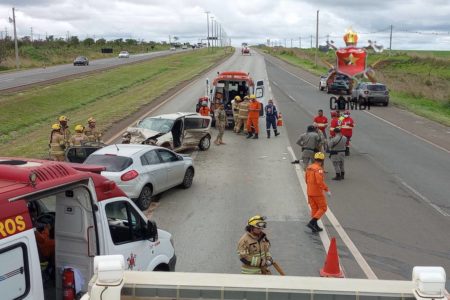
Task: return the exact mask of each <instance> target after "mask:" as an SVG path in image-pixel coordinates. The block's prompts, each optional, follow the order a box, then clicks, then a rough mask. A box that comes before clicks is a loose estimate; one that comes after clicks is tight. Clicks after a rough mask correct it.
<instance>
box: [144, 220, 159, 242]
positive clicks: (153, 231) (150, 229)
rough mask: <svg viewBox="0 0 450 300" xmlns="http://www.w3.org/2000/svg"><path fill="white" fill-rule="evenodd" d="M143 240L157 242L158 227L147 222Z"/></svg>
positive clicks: (149, 221)
mask: <svg viewBox="0 0 450 300" xmlns="http://www.w3.org/2000/svg"><path fill="white" fill-rule="evenodd" d="M145 239H147V240H151V241H152V242H155V241H157V240H158V227H157V226H156V223H155V221H151V220H148V221H147V228H146V231H145Z"/></svg>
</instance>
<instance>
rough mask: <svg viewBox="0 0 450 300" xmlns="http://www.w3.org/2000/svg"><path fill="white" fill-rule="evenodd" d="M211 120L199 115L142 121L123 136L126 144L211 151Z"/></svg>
mask: <svg viewBox="0 0 450 300" xmlns="http://www.w3.org/2000/svg"><path fill="white" fill-rule="evenodd" d="M210 131H211V117H209V116H202V115H200V114H198V113H180V112H179V113H173V114H166V115H160V116H155V117H147V118H145V119H143V120H140V121H139V122H138V123H137V124H136V127H129V128H128V129H127V131H126V132H125V134H124V135H123V139H122V143H124V144H128V143H130V144H148V145H157V146H161V147H165V148H168V149H171V150H173V151H181V150H184V149H187V148H195V147H198V148H199V149H200V150H202V151H204V150H208V149H209V147H210V145H211V132H210Z"/></svg>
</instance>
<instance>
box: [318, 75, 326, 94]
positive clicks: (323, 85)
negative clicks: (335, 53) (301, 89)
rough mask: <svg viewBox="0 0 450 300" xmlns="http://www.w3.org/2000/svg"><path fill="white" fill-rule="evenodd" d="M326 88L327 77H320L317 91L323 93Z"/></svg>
mask: <svg viewBox="0 0 450 300" xmlns="http://www.w3.org/2000/svg"><path fill="white" fill-rule="evenodd" d="M326 87H327V75H322V76H320V81H319V90H321V91H323V90H324V89H325V88H326Z"/></svg>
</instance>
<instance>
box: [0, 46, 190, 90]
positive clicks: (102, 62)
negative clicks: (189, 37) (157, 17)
mask: <svg viewBox="0 0 450 300" xmlns="http://www.w3.org/2000/svg"><path fill="white" fill-rule="evenodd" d="M180 51H182V50H178V51H175V52H173V51H169V50H166V51H157V52H151V53H143V54H136V55H130V57H129V58H120V59H119V58H118V57H113V58H103V59H96V60H91V61H89V65H88V66H74V65H73V64H64V65H57V66H52V67H46V68H35V69H29V70H23V71H17V72H7V73H3V74H0V91H1V90H5V89H10V88H15V87H19V86H26V85H30V84H37V83H41V82H45V81H49V80H54V79H57V78H61V77H67V76H73V75H81V74H83V73H86V72H93V71H98V70H103V69H107V68H112V67H115V66H119V65H124V64H128V63H132V62H139V61H144V60H148V59H151V58H155V57H161V56H166V55H169V54H173V53H178V52H180Z"/></svg>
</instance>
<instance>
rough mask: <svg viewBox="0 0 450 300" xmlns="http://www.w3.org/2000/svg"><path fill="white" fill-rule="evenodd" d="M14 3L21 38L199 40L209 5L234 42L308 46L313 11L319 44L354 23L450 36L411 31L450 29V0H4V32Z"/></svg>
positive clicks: (405, 37) (409, 39)
mask: <svg viewBox="0 0 450 300" xmlns="http://www.w3.org/2000/svg"><path fill="white" fill-rule="evenodd" d="M13 5H15V6H16V8H17V13H16V17H17V24H18V34H19V36H25V35H30V28H31V27H33V32H34V37H35V38H36V37H37V36H38V35H39V34H40V35H41V38H43V37H44V35H45V34H48V35H55V36H61V37H65V36H66V35H67V32H68V31H69V32H70V34H71V35H77V36H78V37H79V38H81V39H84V38H86V37H88V36H89V37H93V36H95V37H105V38H107V39H110V38H118V37H122V38H135V39H144V40H168V36H169V35H172V36H174V35H175V36H179V37H180V41H190V42H198V41H199V39H202V38H205V37H206V15H205V14H204V12H205V11H206V10H208V11H210V12H211V15H213V16H214V17H215V20H218V22H220V24H221V25H222V26H223V28H224V29H225V31H226V32H227V34H228V36H230V37H231V38H232V41H233V43H234V44H235V45H239V44H240V43H241V42H243V41H246V42H249V43H265V42H266V39H267V38H270V39H271V40H279V41H282V43H284V39H287V41H288V42H287V44H288V45H290V40H291V39H294V41H295V43H294V46H298V39H299V36H301V37H303V41H302V46H309V44H310V40H309V37H310V35H315V21H316V11H317V10H318V9H319V10H320V30H319V36H320V37H321V38H320V42H321V44H323V43H324V41H325V40H326V37H325V36H326V35H327V34H329V35H330V36H331V38H332V39H334V40H335V41H336V43H337V44H338V45H342V44H343V42H342V38H341V36H342V34H343V33H344V32H345V29H346V28H348V27H349V26H353V28H354V29H355V30H356V31H358V32H361V33H369V32H374V31H378V30H380V29H386V30H384V31H383V32H379V33H373V34H361V36H360V41H361V44H365V42H366V40H367V39H372V40H377V41H378V42H379V43H382V44H384V45H385V47H387V46H388V43H389V30H387V28H388V27H389V26H390V25H391V24H392V25H393V26H394V35H393V36H394V39H393V47H394V49H445V50H449V48H450V43H449V39H450V35H444V36H434V35H420V34H412V33H406V32H404V30H410V31H430V32H437V31H439V32H441V31H449V30H450V24H449V21H448V16H449V15H450V2H449V1H447V0H429V1H426V0H396V1H388V0H378V1H375V0H374V1H360V0H339V1H336V0H320V1H317V0H278V1H273V0H246V1H242V0H228V1H223V0H209V1H208V0H164V1H162V0H120V1H119V0H77V1H75V0H2V1H1V3H0V30H1V31H4V30H5V29H4V28H5V27H7V29H8V32H9V33H11V32H12V27H11V25H10V24H9V23H8V17H9V16H11V7H12V6H13Z"/></svg>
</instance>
